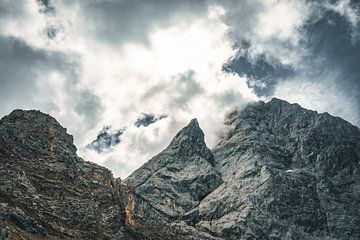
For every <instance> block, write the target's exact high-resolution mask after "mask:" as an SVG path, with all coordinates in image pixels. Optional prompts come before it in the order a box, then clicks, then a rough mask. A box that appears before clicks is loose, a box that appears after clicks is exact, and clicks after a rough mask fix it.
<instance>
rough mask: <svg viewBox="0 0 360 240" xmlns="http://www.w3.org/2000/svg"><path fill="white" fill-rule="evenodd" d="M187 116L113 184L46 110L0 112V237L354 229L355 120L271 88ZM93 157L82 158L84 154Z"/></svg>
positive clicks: (288, 235) (266, 234) (318, 235)
mask: <svg viewBox="0 0 360 240" xmlns="http://www.w3.org/2000/svg"><path fill="white" fill-rule="evenodd" d="M226 126H227V131H226V134H224V136H223V137H222V138H221V139H220V141H219V143H218V144H217V145H216V146H215V148H214V149H212V150H210V149H208V148H207V146H206V144H205V142H204V134H203V132H202V130H201V129H200V127H199V124H198V122H197V120H196V119H194V120H192V121H191V122H190V123H189V125H188V126H186V127H185V128H183V129H182V130H181V131H180V132H179V133H178V134H177V135H176V136H175V137H174V139H173V140H172V141H171V143H170V144H169V146H168V147H167V148H166V149H165V150H164V151H163V152H161V153H159V154H158V155H157V156H155V157H153V158H152V159H150V160H149V161H148V162H147V163H145V164H144V165H143V166H142V167H140V168H139V169H138V170H136V171H135V172H134V173H133V174H131V175H130V176H129V177H128V178H127V179H125V180H124V181H123V182H122V183H121V184H120V180H119V179H117V180H116V179H114V178H113V177H112V175H111V173H110V171H109V170H107V169H106V168H103V167H100V166H98V165H96V164H92V163H90V162H86V161H83V160H82V159H81V158H79V157H78V156H77V155H76V148H75V146H74V145H73V143H72V142H73V139H72V137H71V136H70V135H68V134H67V133H66V130H65V129H64V128H62V127H61V126H60V125H59V123H58V122H57V121H56V120H55V119H54V118H52V117H50V116H49V115H46V114H43V113H40V112H38V111H21V110H16V111H14V112H12V113H11V114H10V115H9V116H6V117H4V118H3V119H1V120H0V239H139V240H141V239H160V240H161V239H174V240H175V239H194V240H195V239H208V240H220V239H229V240H232V239H239V240H250V239H272V240H275V239H299V240H303V239H309V240H320V239H326V240H328V239H329V240H330V239H344V240H345V239H346V240H357V239H360V172H359V170H360V169H359V168H360V164H359V162H360V130H359V128H357V127H355V126H353V125H351V124H350V123H348V122H346V121H344V120H342V119H340V118H337V117H333V116H330V115H329V114H327V113H323V114H318V113H317V112H314V111H310V110H306V109H304V108H301V107H300V106H299V105H297V104H290V103H288V102H285V101H282V100H279V99H273V100H271V101H270V102H267V103H264V102H258V103H253V104H250V105H248V106H247V107H246V108H244V109H242V110H239V111H235V112H233V113H231V114H229V116H228V117H227V120H226ZM89 160H90V159H89Z"/></svg>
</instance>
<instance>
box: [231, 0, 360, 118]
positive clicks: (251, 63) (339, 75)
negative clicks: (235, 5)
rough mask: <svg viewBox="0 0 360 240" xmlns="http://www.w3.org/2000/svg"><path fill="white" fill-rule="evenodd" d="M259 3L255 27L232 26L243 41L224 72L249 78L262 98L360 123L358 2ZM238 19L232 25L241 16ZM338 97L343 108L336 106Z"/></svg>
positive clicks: (239, 39) (249, 82)
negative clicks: (277, 99)
mask: <svg viewBox="0 0 360 240" xmlns="http://www.w3.org/2000/svg"><path fill="white" fill-rule="evenodd" d="M269 3H271V4H270V5H268V4H269ZM258 4H259V5H261V7H257V8H255V10H254V11H253V12H252V16H253V19H254V18H255V21H254V22H253V23H252V25H251V26H253V28H251V29H246V28H241V25H240V28H239V27H234V28H232V32H231V34H232V35H235V36H236V37H235V39H237V40H238V41H239V43H238V44H237V45H235V48H237V49H238V52H237V54H236V55H235V56H234V57H232V58H230V60H229V61H228V63H227V64H225V66H224V68H225V70H226V71H229V72H236V73H238V74H239V75H240V76H246V77H247V83H248V86H249V87H250V88H252V89H254V91H255V92H256V94H257V95H259V96H266V97H268V98H269V97H273V96H277V97H281V98H284V99H287V100H290V101H296V102H298V103H300V104H302V105H305V106H307V107H308V108H312V109H316V110H319V111H327V112H329V113H331V114H334V115H337V116H341V117H343V118H345V119H347V120H349V121H351V122H352V123H353V124H357V125H360V115H359V113H358V111H357V109H358V106H359V104H360V96H359V90H360V82H359V81H358V79H359V78H360V72H359V68H358V67H357V66H358V59H359V57H360V55H359V51H360V43H359V38H358V36H357V34H358V30H359V13H360V12H359V5H358V3H356V1H348V0H341V1H319V2H313V1H276V2H273V1H260V2H258ZM268 6H270V7H268ZM233 11H235V12H236V11H237V10H236V9H235V10H233ZM234 15H235V16H236V17H232V15H230V17H229V19H228V20H227V23H228V24H230V25H231V24H232V23H233V21H234V19H237V18H239V17H240V14H234ZM279 19H280V20H279ZM243 24H244V23H243ZM256 25H258V27H256ZM245 26H250V25H249V24H245ZM299 89H301V91H299ZM325 89H327V91H324V90H325ZM309 99H312V101H309ZM335 99H338V102H341V103H342V107H338V106H336V100H335ZM321 102H322V104H321Z"/></svg>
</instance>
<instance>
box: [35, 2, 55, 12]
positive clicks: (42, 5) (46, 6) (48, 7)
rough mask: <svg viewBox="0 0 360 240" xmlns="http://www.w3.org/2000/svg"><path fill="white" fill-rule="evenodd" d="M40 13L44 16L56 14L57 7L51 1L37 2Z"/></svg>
mask: <svg viewBox="0 0 360 240" xmlns="http://www.w3.org/2000/svg"><path fill="white" fill-rule="evenodd" d="M37 3H38V4H39V11H40V12H41V13H44V14H55V7H54V6H53V5H52V1H51V0H37Z"/></svg>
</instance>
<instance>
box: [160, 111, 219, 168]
mask: <svg viewBox="0 0 360 240" xmlns="http://www.w3.org/2000/svg"><path fill="white" fill-rule="evenodd" d="M165 151H170V152H174V151H175V152H177V153H178V154H180V155H185V156H189V155H192V154H198V155H199V156H201V157H203V158H204V159H207V160H209V162H211V163H213V157H212V154H211V151H210V150H209V149H208V148H207V146H206V144H205V141H204V132H203V131H202V130H201V128H200V126H199V123H198V121H197V119H196V118H194V119H192V120H191V121H190V123H189V124H188V125H187V126H185V127H184V128H183V129H181V130H180V131H179V132H178V133H177V134H176V135H175V137H174V138H173V139H172V140H171V142H170V144H169V146H168V147H167V148H166V150H165Z"/></svg>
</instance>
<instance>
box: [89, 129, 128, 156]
mask: <svg viewBox="0 0 360 240" xmlns="http://www.w3.org/2000/svg"><path fill="white" fill-rule="evenodd" d="M124 131H125V129H119V130H115V131H113V130H111V127H109V126H107V127H104V128H103V129H102V130H101V131H100V133H99V134H98V135H97V136H96V139H95V140H93V141H92V142H91V143H90V144H88V145H86V147H87V148H89V149H92V150H95V151H97V152H98V153H103V152H109V151H111V150H112V148H113V147H114V146H115V145H118V144H119V143H120V142H121V135H123V133H124Z"/></svg>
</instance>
